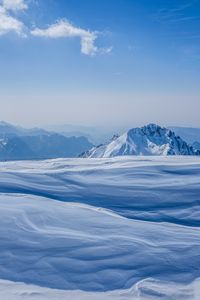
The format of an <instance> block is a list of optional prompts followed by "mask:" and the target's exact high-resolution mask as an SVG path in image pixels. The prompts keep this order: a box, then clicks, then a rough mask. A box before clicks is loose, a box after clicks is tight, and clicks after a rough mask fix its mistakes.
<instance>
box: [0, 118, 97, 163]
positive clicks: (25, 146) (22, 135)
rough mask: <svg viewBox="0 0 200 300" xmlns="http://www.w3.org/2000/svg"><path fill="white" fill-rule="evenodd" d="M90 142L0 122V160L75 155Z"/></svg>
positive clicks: (84, 149) (89, 144)
mask: <svg viewBox="0 0 200 300" xmlns="http://www.w3.org/2000/svg"><path fill="white" fill-rule="evenodd" d="M91 147H92V144H91V143H90V142H89V141H88V139H87V138H86V137H83V136H80V137H73V136H72V137H65V136H63V135H61V134H57V133H54V132H48V131H46V130H44V129H40V128H32V129H25V128H22V127H19V126H13V125H11V124H9V123H6V122H0V160H3V161H5V160H27V159H30V160H32V159H51V158H59V157H77V156H78V155H79V154H80V152H83V151H86V150H88V149H90V148H91Z"/></svg>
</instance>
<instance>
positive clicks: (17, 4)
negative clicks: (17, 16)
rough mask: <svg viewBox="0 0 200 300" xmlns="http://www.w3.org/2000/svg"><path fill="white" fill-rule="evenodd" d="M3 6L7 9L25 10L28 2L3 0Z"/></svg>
mask: <svg viewBox="0 0 200 300" xmlns="http://www.w3.org/2000/svg"><path fill="white" fill-rule="evenodd" d="M2 6H3V7H4V8H5V9H6V10H13V11H17V10H24V9H26V8H27V4H26V3H25V1H24V0H2Z"/></svg>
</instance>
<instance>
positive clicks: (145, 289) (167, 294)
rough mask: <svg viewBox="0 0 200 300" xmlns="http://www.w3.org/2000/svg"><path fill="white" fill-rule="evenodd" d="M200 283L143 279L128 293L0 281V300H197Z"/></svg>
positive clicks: (126, 291)
mask: <svg viewBox="0 0 200 300" xmlns="http://www.w3.org/2000/svg"><path fill="white" fill-rule="evenodd" d="M199 289H200V280H199V279H198V280H195V281H194V282H192V283H191V284H188V285H186V284H184V285H182V284H174V283H167V282H162V281H157V280H153V279H145V280H142V281H140V282H138V283H137V284H135V285H134V286H133V287H131V288H130V289H127V290H116V291H109V292H85V291H69V290H68V291H66V290H65V291H64V290H56V289H49V288H44V287H38V286H34V285H27V284H23V283H14V282H10V281H5V280H0V299H6V300H21V299H25V300H27V299H29V300H30V299H31V300H32V299H33V300H45V299H47V300H74V299H75V300H158V299H164V300H186V299H192V300H199Z"/></svg>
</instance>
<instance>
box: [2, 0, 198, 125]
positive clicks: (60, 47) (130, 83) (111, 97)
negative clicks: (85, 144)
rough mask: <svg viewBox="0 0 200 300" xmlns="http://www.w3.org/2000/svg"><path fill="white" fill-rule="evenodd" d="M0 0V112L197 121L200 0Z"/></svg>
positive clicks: (25, 121)
mask: <svg viewBox="0 0 200 300" xmlns="http://www.w3.org/2000/svg"><path fill="white" fill-rule="evenodd" d="M0 3H1V6H0V104H1V110H0V119H2V120H5V121H9V122H13V123H17V124H21V125H26V126H36V125H37V126H45V125H47V124H56V123H57V124H64V123H67V124H69V123H70V124H79V125H81V124H82V125H90V126H102V125H103V126H135V125H142V124H144V123H147V122H157V123H160V124H162V125H184V126H198V127H200V124H199V110H200V101H199V95H200V1H195V0H193V1H189V0H186V1H184V0H181V1H179V0H173V1H172V0H170V1H169V0H168V1H166V0H151V1H149V0H92V1H91V0H59V1H57V0H27V1H26V0H24V1H23V0H0Z"/></svg>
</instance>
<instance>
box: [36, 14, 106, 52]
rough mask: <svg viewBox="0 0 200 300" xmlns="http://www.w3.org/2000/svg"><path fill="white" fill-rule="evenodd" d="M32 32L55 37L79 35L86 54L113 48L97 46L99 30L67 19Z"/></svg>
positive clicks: (82, 50) (37, 34)
mask: <svg viewBox="0 0 200 300" xmlns="http://www.w3.org/2000/svg"><path fill="white" fill-rule="evenodd" d="M31 34H32V35H34V36H40V37H48V38H54V39H56V38H62V37H63V38H64V37H65V38H70V37H78V38H80V42H81V52H82V53H83V54H86V55H95V54H96V53H98V52H101V53H103V52H104V53H108V52H110V51H111V48H109V49H99V48H98V47H97V46H95V41H96V39H97V37H98V32H96V31H89V30H85V29H82V28H79V27H75V26H73V25H72V24H71V23H70V22H69V21H67V20H60V21H58V22H56V23H55V24H52V25H50V26H49V27H48V28H47V29H40V28H35V29H34V30H32V31H31Z"/></svg>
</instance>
